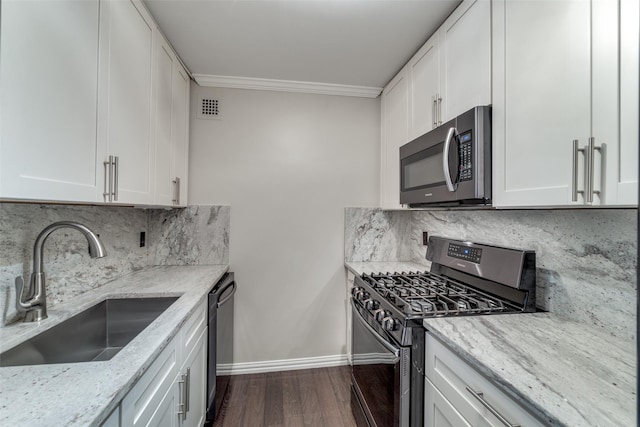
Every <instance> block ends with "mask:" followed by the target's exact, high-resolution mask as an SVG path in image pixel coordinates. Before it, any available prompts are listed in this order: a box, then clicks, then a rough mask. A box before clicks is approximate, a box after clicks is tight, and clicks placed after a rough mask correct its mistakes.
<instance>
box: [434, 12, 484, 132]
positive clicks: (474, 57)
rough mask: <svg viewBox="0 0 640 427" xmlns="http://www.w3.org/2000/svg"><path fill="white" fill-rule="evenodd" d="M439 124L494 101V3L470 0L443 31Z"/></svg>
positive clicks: (443, 27) (452, 17) (453, 14)
mask: <svg viewBox="0 0 640 427" xmlns="http://www.w3.org/2000/svg"><path fill="white" fill-rule="evenodd" d="M438 32H439V34H440V57H441V61H440V63H441V72H440V75H441V76H442V79H441V81H442V83H441V89H440V95H441V98H442V101H441V102H442V106H441V110H440V115H441V117H440V120H439V122H440V123H444V122H446V121H447V120H451V119H453V118H454V117H456V116H458V115H460V114H462V113H464V112H465V111H468V110H470V109H471V108H473V107H475V106H478V105H489V104H491V2H490V1H489V0H467V1H465V2H463V3H462V4H461V5H460V6H459V7H458V8H456V10H455V11H453V13H452V14H451V16H449V18H447V20H446V21H445V23H444V24H443V25H442V27H441V28H440V30H438Z"/></svg>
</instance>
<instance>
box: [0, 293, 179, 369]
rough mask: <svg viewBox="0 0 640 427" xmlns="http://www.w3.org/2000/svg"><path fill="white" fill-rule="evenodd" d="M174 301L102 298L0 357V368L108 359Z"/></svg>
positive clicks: (169, 298)
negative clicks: (102, 299) (100, 300)
mask: <svg viewBox="0 0 640 427" xmlns="http://www.w3.org/2000/svg"><path fill="white" fill-rule="evenodd" d="M177 299H178V297H161V298H124V299H106V300H104V301H102V302H100V303H98V304H96V305H94V306H93V307H90V308H88V309H87V310H85V311H83V312H81V313H78V314H76V315H75V316H73V317H71V318H70V319H67V320H65V321H64V322H62V323H60V324H58V325H56V326H54V327H53V328H51V329H48V330H46V331H44V332H42V333H41V334H39V335H36V336H35V337H33V338H31V339H29V340H28V341H25V342H23V343H22V344H20V345H18V346H16V347H14V348H12V349H10V350H7V351H5V352H4V353H2V354H0V366H24V365H46V364H51V363H74V362H91V361H104V360H109V359H111V358H112V357H113V356H115V355H116V354H117V353H118V352H119V351H120V350H122V348H123V347H124V346H125V345H127V344H128V343H129V342H130V341H131V340H133V339H134V338H135V337H136V336H137V335H138V334H139V333H140V332H142V331H143V330H144V329H145V328H146V327H147V326H149V325H150V324H151V322H153V321H154V320H155V319H156V318H157V317H158V316H160V314H162V312H164V311H165V310H166V309H167V308H169V306H170V305H171V304H173V303H174V302H175V301H176V300H177Z"/></svg>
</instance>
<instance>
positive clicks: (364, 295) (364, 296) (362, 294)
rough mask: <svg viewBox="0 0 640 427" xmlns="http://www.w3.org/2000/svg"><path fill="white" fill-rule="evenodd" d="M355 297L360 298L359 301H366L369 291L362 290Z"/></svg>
mask: <svg viewBox="0 0 640 427" xmlns="http://www.w3.org/2000/svg"><path fill="white" fill-rule="evenodd" d="M356 298H358V300H360V301H366V300H368V299H369V292H367V291H362V292H360V293H358V295H356Z"/></svg>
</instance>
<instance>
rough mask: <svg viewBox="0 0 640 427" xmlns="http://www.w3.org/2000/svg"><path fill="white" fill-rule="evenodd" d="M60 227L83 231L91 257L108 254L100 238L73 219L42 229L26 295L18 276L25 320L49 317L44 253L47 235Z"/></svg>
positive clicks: (22, 282) (19, 298) (34, 253)
mask: <svg viewBox="0 0 640 427" xmlns="http://www.w3.org/2000/svg"><path fill="white" fill-rule="evenodd" d="M59 228H72V229H74V230H78V231H79V232H81V233H82V235H83V236H84V237H85V238H86V239H87V242H88V243H89V255H90V256H91V258H102V257H105V256H106V255H107V250H106V249H105V248H104V245H103V244H102V242H101V241H100V238H99V237H98V236H97V235H96V234H95V233H94V232H93V231H91V230H90V229H89V228H88V227H87V226H85V225H82V224H79V223H77V222H72V221H60V222H56V223H53V224H51V225H49V226H48V227H46V228H45V229H44V230H42V231H41V232H40V234H38V237H37V238H36V242H35V244H34V246H33V273H32V274H31V280H30V282H29V288H28V294H27V296H26V297H25V286H24V280H23V279H22V277H21V276H20V277H17V278H16V294H17V298H16V306H17V308H18V311H22V312H25V319H24V321H25V322H37V321H40V320H43V319H46V318H47V301H46V287H45V284H46V277H45V274H44V267H43V261H42V253H43V248H44V242H45V241H46V240H47V237H49V235H50V234H51V233H53V232H54V231H56V230H57V229H59Z"/></svg>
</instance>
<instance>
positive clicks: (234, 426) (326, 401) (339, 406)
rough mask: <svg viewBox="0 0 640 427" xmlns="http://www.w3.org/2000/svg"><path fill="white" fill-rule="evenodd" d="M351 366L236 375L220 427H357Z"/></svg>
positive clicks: (225, 403) (223, 406)
mask: <svg viewBox="0 0 640 427" xmlns="http://www.w3.org/2000/svg"><path fill="white" fill-rule="evenodd" d="M349 375H350V370H349V367H348V366H340V367H335V368H319V369H306V370H301V371H286V372H271V373H266V374H251V375H235V376H232V377H231V382H230V384H229V392H228V393H227V397H226V398H225V401H224V403H223V404H222V408H221V410H220V416H219V418H218V419H217V420H216V423H215V424H214V427H300V426H318V427H321V426H323V427H356V423H355V421H354V419H353V415H352V414H351V402H350V389H349V387H350V384H351V383H350V381H351V380H350V377H349Z"/></svg>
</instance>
